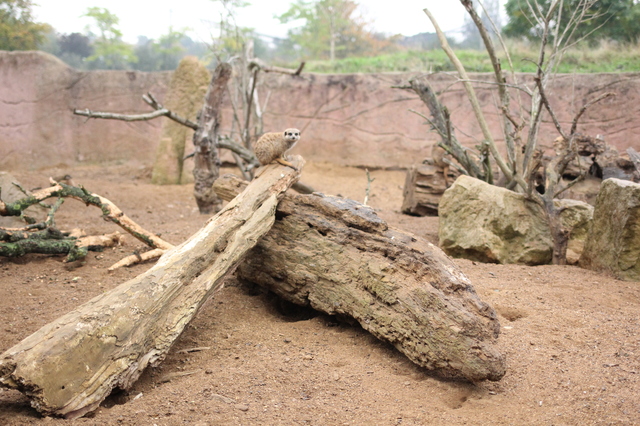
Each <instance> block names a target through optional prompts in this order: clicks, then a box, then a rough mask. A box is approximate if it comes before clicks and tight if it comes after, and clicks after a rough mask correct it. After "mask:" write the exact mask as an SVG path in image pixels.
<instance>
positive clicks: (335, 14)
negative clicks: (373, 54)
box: [278, 0, 375, 60]
mask: <svg viewBox="0 0 640 426" xmlns="http://www.w3.org/2000/svg"><path fill="white" fill-rule="evenodd" d="M357 8H358V3H356V2H354V1H351V0H318V1H311V2H310V1H306V0H297V1H296V2H295V3H293V4H292V5H291V7H290V8H289V10H288V11H287V12H285V13H284V14H282V15H280V16H279V17H278V19H279V20H280V22H282V23H287V22H291V21H295V20H298V19H302V20H304V21H305V23H304V25H303V26H302V27H300V28H296V29H293V30H290V31H289V37H290V38H291V40H292V41H293V42H295V43H296V44H298V45H299V46H300V47H301V48H302V49H304V51H305V53H306V55H308V56H311V57H314V58H317V59H321V58H328V59H330V60H334V59H336V58H344V57H346V56H349V55H358V54H359V55H362V54H364V53H365V52H367V51H368V50H369V51H370V50H372V45H373V41H374V40H375V38H374V37H373V35H372V34H371V33H370V32H369V31H367V29H366V25H367V23H366V22H365V21H364V20H363V19H362V18H361V17H359V16H357V15H356V11H357Z"/></svg>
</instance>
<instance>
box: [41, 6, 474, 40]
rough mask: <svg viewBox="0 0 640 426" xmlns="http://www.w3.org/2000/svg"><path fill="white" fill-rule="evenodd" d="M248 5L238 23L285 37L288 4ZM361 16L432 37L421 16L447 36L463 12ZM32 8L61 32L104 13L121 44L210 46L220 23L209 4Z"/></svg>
mask: <svg viewBox="0 0 640 426" xmlns="http://www.w3.org/2000/svg"><path fill="white" fill-rule="evenodd" d="M248 1H249V3H251V5H250V6H247V7H245V8H242V9H240V10H239V13H238V19H237V23H238V25H240V26H243V27H251V28H254V29H255V30H256V31H257V32H258V33H261V34H265V35H270V36H276V37H284V36H286V34H287V29H288V28H290V27H292V26H294V27H295V25H288V26H287V25H283V24H280V22H279V21H278V20H277V19H275V18H274V15H280V14H282V13H284V12H285V11H286V10H287V9H288V8H289V5H290V3H291V2H292V0H248ZM356 1H357V3H358V4H359V5H360V10H361V12H362V13H363V14H364V15H365V17H366V18H367V20H368V21H370V22H372V27H373V29H375V30H376V31H379V32H384V33H389V34H403V35H406V36H411V35H414V34H418V33H421V32H433V27H432V26H431V23H430V22H429V19H428V18H427V16H426V15H425V14H424V12H423V11H422V9H423V8H425V7H428V8H429V10H430V11H431V13H432V14H433V15H435V17H436V19H437V20H438V22H439V24H440V27H442V28H443V29H444V30H445V31H450V30H455V29H457V28H459V27H460V26H461V25H462V22H463V19H464V13H465V12H464V9H463V8H462V6H461V5H460V3H459V2H458V1H455V0H356ZM35 3H37V4H38V5H37V6H35V7H34V8H33V12H34V15H35V18H36V20H37V21H39V22H46V23H48V24H50V25H52V26H53V27H54V28H55V29H56V31H58V32H60V33H71V32H81V33H82V32H84V29H85V27H86V26H87V25H88V24H89V23H92V20H91V19H89V18H86V17H81V15H82V14H84V13H85V12H86V10H87V8H89V7H91V6H97V7H101V8H106V9H108V10H109V11H110V12H111V13H113V14H115V15H116V16H118V18H120V25H119V28H120V30H121V31H122V32H123V34H124V39H125V41H127V42H129V43H135V42H136V41H137V37H138V35H145V36H147V37H149V38H157V37H158V36H160V35H162V34H166V33H167V32H168V29H169V26H173V28H174V30H182V29H184V28H190V29H191V31H190V32H188V34H189V35H190V36H191V37H192V38H193V39H195V40H200V41H208V40H210V38H211V37H210V35H209V34H210V33H211V32H215V30H213V29H212V24H211V22H216V21H219V17H220V15H219V9H220V8H219V6H218V4H216V3H215V2H213V1H211V0H181V1H171V0H35Z"/></svg>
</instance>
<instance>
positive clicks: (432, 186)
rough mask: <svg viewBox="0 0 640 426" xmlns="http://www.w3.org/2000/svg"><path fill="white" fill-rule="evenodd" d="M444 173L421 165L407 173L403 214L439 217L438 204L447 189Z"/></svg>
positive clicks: (427, 165) (429, 166)
mask: <svg viewBox="0 0 640 426" xmlns="http://www.w3.org/2000/svg"><path fill="white" fill-rule="evenodd" d="M443 173H444V172H443V171H441V170H439V169H438V168H437V167H436V166H432V165H429V164H420V165H419V166H417V167H415V166H414V167H412V168H411V169H409V170H408V171H407V178H406V179H405V182H404V191H403V194H402V195H403V198H402V208H401V209H400V210H401V211H402V213H405V214H410V215H412V216H437V215H438V204H439V203H440V198H442V194H443V193H444V191H446V189H447V185H446V181H445V179H444V174H443Z"/></svg>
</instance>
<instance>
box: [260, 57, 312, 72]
mask: <svg viewBox="0 0 640 426" xmlns="http://www.w3.org/2000/svg"><path fill="white" fill-rule="evenodd" d="M304 66H305V62H304V61H303V62H300V65H299V66H298V68H297V69H295V70H293V69H289V68H282V67H274V66H271V65H267V64H265V63H264V62H262V61H261V60H260V59H258V58H254V59H252V60H251V62H249V69H250V70H253V69H254V68H259V69H260V70H262V71H264V72H276V73H280V74H289V75H300V73H302V69H303V68H304Z"/></svg>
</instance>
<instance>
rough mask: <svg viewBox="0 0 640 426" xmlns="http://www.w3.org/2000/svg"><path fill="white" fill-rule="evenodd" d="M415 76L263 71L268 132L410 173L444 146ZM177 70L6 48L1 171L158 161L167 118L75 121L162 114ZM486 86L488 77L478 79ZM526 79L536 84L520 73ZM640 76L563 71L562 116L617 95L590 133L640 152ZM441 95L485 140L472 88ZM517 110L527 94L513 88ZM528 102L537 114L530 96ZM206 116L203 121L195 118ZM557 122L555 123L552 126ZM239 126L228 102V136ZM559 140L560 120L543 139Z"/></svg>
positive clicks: (441, 81) (557, 92)
mask: <svg viewBox="0 0 640 426" xmlns="http://www.w3.org/2000/svg"><path fill="white" fill-rule="evenodd" d="M413 76H415V73H385V74H345V75H321V74H305V73H303V75H302V76H300V77H291V76H286V75H278V74H263V75H262V82H263V85H262V87H261V88H260V91H259V94H260V98H261V101H262V102H264V101H265V99H267V93H269V96H268V99H269V101H268V103H267V105H266V108H265V115H264V118H265V131H277V130H282V129H284V128H286V127H297V128H299V129H301V130H302V140H301V142H300V143H299V144H298V145H297V146H296V148H295V152H296V153H299V154H302V155H303V156H305V158H307V160H312V161H327V162H332V163H338V164H344V165H353V166H368V167H407V166H410V165H411V164H415V163H417V162H420V161H421V160H422V159H423V158H425V157H428V156H429V155H430V147H431V145H432V144H433V141H435V140H436V139H437V136H436V135H435V134H434V133H431V132H429V126H428V125H426V124H424V120H423V119H422V118H420V117H419V116H418V115H416V114H413V113H411V112H409V111H408V110H409V109H415V110H417V111H420V112H422V113H423V114H426V115H428V110H427V108H426V106H425V105H424V104H422V102H421V101H420V100H419V99H418V98H417V96H416V95H415V94H413V93H412V92H410V91H405V90H400V89H394V88H392V86H394V85H403V84H406V83H407V81H408V80H409V79H410V78H411V77H413ZM170 77H171V74H170V73H167V72H165V73H145V72H137V71H131V72H128V71H91V72H81V71H77V70H74V69H71V68H69V67H67V66H66V65H65V64H64V63H62V62H60V61H59V60H57V59H56V58H54V57H52V56H50V55H47V54H45V53H41V52H0V169H5V170H12V169H16V168H31V169H33V168H39V167H46V166H51V165H56V164H66V165H69V166H73V165H76V164H81V163H84V162H106V161H129V160H132V159H135V160H138V161H140V162H143V163H145V164H151V163H152V162H153V159H154V154H155V149H156V147H157V145H158V143H159V139H160V134H161V125H162V122H163V120H166V119H165V118H160V119H156V120H154V121H151V122H136V123H125V122H121V121H112V120H88V121H87V119H86V118H84V117H78V116H74V115H73V114H72V113H71V111H72V110H73V108H89V109H92V110H97V111H111V112H119V113H129V114H132V113H143V112H149V111H150V108H149V107H148V106H147V105H146V104H145V103H144V102H143V101H142V100H141V96H142V95H143V94H144V93H146V92H148V91H150V92H152V93H153V94H154V95H156V97H157V98H158V99H160V100H162V99H163V98H164V94H165V92H166V90H167V86H168V84H169V81H170ZM474 78H475V79H479V80H482V79H488V78H489V77H488V76H487V75H476V76H474ZM520 78H523V79H526V78H529V81H530V77H527V76H520ZM639 78H640V74H598V75H560V76H557V77H555V79H554V80H553V82H552V84H551V87H550V88H549V91H548V96H549V98H550V101H551V103H552V105H553V106H554V108H555V110H556V113H557V115H558V118H559V119H560V121H561V122H562V124H563V126H564V127H565V128H566V130H567V131H568V129H569V128H570V126H571V121H572V119H573V117H574V116H575V114H576V113H577V111H578V110H579V109H580V107H581V106H582V105H583V104H584V102H586V101H588V100H590V99H593V98H595V97H597V96H598V95H599V94H601V93H604V92H607V91H612V92H615V93H616V94H617V96H616V97H614V98H609V99H607V100H606V101H604V102H602V103H600V104H598V105H596V106H594V107H592V108H591V109H589V110H588V112H587V113H586V114H585V115H584V116H583V118H582V120H581V125H580V127H579V130H580V131H582V132H584V133H587V134H591V135H595V134H602V135H604V136H605V140H606V141H607V142H609V143H611V144H613V145H615V146H617V147H618V148H619V149H621V150H624V149H626V148H627V147H629V146H632V147H634V148H635V149H637V150H640V137H639V136H640V114H639V113H640V81H639ZM430 81H431V83H432V85H433V86H434V88H435V89H436V90H445V89H448V90H447V92H446V93H445V94H444V95H443V97H442V100H443V102H444V103H445V104H446V105H447V106H448V108H449V109H450V111H451V113H452V118H453V121H454V123H455V125H456V126H457V127H458V130H457V135H458V137H459V139H461V140H463V141H464V142H465V143H466V144H467V145H469V146H473V145H475V144H477V140H476V138H477V139H481V132H480V131H479V128H478V126H477V124H476V121H475V118H474V116H473V113H472V110H471V109H470V107H469V103H468V100H467V99H466V96H465V94H464V91H463V90H462V86H461V84H459V83H458V84H454V83H455V80H454V79H453V77H451V76H448V75H434V76H431V77H430ZM478 87H479V97H480V100H481V102H482V103H483V104H484V106H485V108H486V111H487V117H488V119H489V121H490V125H491V127H492V129H493V130H494V134H495V135H498V138H499V139H500V123H499V121H498V120H499V116H498V114H497V111H496V109H495V107H494V105H495V103H496V102H497V100H496V96H495V92H494V91H493V89H491V86H489V85H478ZM512 96H513V98H514V103H513V110H514V114H515V113H517V110H516V105H517V104H516V102H515V101H516V100H517V97H518V96H520V95H518V92H513V93H512ZM521 96H522V100H523V106H524V108H525V109H527V110H528V109H529V108H530V105H529V103H530V101H529V98H528V96H527V95H525V94H522V95H521ZM193 118H194V117H192V119H193ZM545 121H548V120H545ZM230 125H231V109H230V107H229V105H227V106H226V109H225V114H224V119H223V123H222V128H223V131H228V129H229V127H230ZM555 137H557V133H556V132H555V130H554V128H553V126H551V125H550V124H549V123H548V122H547V123H545V124H544V125H543V128H542V138H541V142H542V143H548V145H549V146H550V145H551V141H552V140H553V139H554V138H555Z"/></svg>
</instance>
